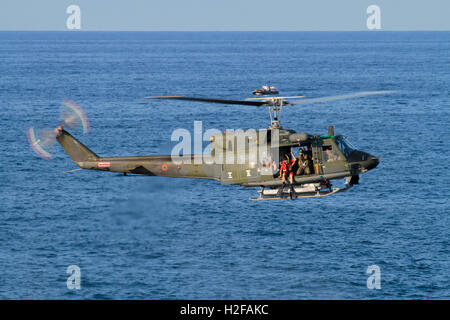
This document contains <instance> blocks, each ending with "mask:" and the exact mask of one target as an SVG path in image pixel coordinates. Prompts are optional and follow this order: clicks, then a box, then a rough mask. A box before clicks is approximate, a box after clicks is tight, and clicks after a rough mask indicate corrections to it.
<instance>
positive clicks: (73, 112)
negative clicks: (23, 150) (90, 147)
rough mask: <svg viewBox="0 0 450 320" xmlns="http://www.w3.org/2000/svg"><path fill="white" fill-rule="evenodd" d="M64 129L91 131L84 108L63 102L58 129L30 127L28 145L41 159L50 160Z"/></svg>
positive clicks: (69, 101)
mask: <svg viewBox="0 0 450 320" xmlns="http://www.w3.org/2000/svg"><path fill="white" fill-rule="evenodd" d="M63 128H70V129H71V130H81V131H82V132H83V133H84V134H86V133H88V132H89V130H90V124H89V119H88V117H87V115H86V113H85V112H84V110H83V108H81V107H80V106H79V105H78V104H76V103H75V102H73V101H71V100H68V99H66V100H64V101H63V104H62V107H61V112H60V121H59V125H58V127H57V128H55V129H51V128H35V127H29V128H28V129H27V138H28V143H29V144H30V146H31V148H32V149H33V150H34V152H35V153H36V154H37V155H38V156H39V157H41V158H43V159H45V160H50V159H52V149H53V146H54V145H55V142H56V136H58V135H59V134H60V133H61V132H62V130H63Z"/></svg>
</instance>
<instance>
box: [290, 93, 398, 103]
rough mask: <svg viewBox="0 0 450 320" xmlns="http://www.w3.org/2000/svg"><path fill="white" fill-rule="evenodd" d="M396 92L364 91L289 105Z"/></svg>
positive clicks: (300, 101) (306, 100)
mask: <svg viewBox="0 0 450 320" xmlns="http://www.w3.org/2000/svg"><path fill="white" fill-rule="evenodd" d="M397 92H398V91H389V90H385V91H364V92H357V93H350V94H344V95H339V96H329V97H321V98H312V99H305V100H299V101H289V103H290V104H308V103H318V102H328V101H336V100H344V99H352V98H359V97H366V96H373V95H379V94H390V93H397Z"/></svg>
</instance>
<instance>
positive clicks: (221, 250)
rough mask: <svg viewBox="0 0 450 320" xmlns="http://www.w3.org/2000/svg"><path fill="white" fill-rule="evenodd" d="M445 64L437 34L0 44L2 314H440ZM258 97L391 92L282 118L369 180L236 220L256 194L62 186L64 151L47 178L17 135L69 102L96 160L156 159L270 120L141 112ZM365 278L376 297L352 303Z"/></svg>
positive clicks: (105, 38)
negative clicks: (309, 306) (111, 310)
mask: <svg viewBox="0 0 450 320" xmlns="http://www.w3.org/2000/svg"><path fill="white" fill-rule="evenodd" d="M449 52H450V33H449V32H435V33H433V32H415V33H414V32H398V33H396V32H380V33H370V32H350V33H339V32H335V33H326V32H325V33H322V32H312V33H295V32H289V33H239V32H231V33H146V32H137V33H128V32H119V33H114V32H99V33H97V32H75V33H69V32H30V33H27V32H0V106H1V108H0V119H1V135H0V181H1V186H0V194H1V205H0V221H1V222H0V298H30V299H41V298H50V299H55V298H62V299H78V298H89V299H109V298H116V299H130V298H133V299H165V298H169V299H177V298H192V299H197V298H207V299H215V298H224V299H228V298H237V299H239V298H245V299H266V298H267V299H309V298H314V299H325V298H331V299H341V298H343V299H366V298H367V299H387V298H399V299H404V298H415V299H425V298H433V299H439V298H447V299H448V298H450V282H449V281H448V280H449V277H448V274H449V270H450V258H449V245H450V232H449V226H450V219H449V213H450V210H449V200H448V198H449V193H450V192H449V191H450V190H449V180H450V175H449V148H450V145H449V142H448V138H449V120H450V116H449V106H450V85H449V84H450V69H449V63H450V55H449ZM267 83H270V84H273V85H276V86H277V87H278V88H279V89H280V91H281V93H282V94H283V95H306V96H308V97H319V96H325V95H335V94H345V93H350V92H355V91H356V92H358V91H368V90H399V91H401V92H400V93H398V94H396V95H390V96H374V97H367V98H360V99H353V100H345V101H336V102H328V103H321V104H314V105H309V106H306V105H305V106H298V107H292V108H290V109H286V110H285V112H284V115H283V116H284V117H283V125H284V127H287V128H292V129H295V130H297V131H307V132H310V133H317V134H324V133H326V130H327V126H328V125H330V124H334V125H335V128H336V132H337V133H341V134H345V135H346V136H347V137H348V139H349V140H350V141H352V142H353V144H355V145H356V146H357V147H358V148H359V149H362V150H365V151H367V152H370V153H372V154H375V155H380V156H383V157H384V158H383V159H382V161H381V163H380V165H379V166H378V167H377V168H376V169H375V170H373V171H370V172H368V173H366V174H364V175H362V176H361V179H360V183H361V184H360V185H359V186H357V187H355V188H353V189H351V190H349V191H348V192H345V193H342V194H338V195H336V196H333V197H328V198H323V199H303V200H296V201H290V200H289V201H264V202H251V201H249V200H248V199H249V197H252V196H255V194H256V191H257V190H256V189H242V188H240V187H237V186H221V185H220V183H218V182H214V181H201V180H183V179H163V178H155V177H141V176H128V177H123V176H121V175H118V174H112V173H102V172H90V171H78V172H76V173H72V174H64V173H62V172H63V171H66V170H71V169H75V168H76V166H75V164H73V163H72V162H71V160H70V158H69V157H68V156H67V155H66V154H65V153H64V152H63V150H62V148H61V147H59V146H57V147H56V148H55V149H54V159H53V160H52V161H45V160H43V159H41V158H39V157H37V156H36V155H35V154H34V152H33V150H32V149H31V148H30V147H29V145H28V143H27V137H26V135H25V130H26V128H27V127H29V126H37V127H46V126H49V127H54V126H55V125H56V124H57V123H58V113H59V108H60V106H61V102H62V100H63V99H65V98H69V99H72V100H74V101H76V102H77V103H78V104H80V105H81V106H82V107H83V108H84V109H85V110H86V112H87V114H88V116H89V118H90V123H91V127H92V130H91V132H90V133H89V134H88V135H86V136H83V135H80V136H79V137H80V140H81V141H83V143H85V144H86V145H88V146H89V147H90V148H91V149H92V150H94V151H95V152H96V153H98V154H100V155H105V156H106V155H132V154H140V155H146V154H151V155H153V154H161V153H170V149H171V146H172V145H171V141H170V135H171V133H172V131H173V130H175V129H177V128H186V129H189V130H190V131H193V122H194V120H202V121H203V128H204V130H206V129H208V128H217V129H220V130H225V129H229V128H235V129H237V128H265V127H267V125H268V114H267V110H265V109H262V110H261V111H258V109H255V108H253V107H244V106H221V105H213V104H199V103H193V102H184V101H164V102H162V101H155V102H149V101H147V100H144V99H142V97H144V96H147V95H166V94H185V95H199V96H219V97H224V98H239V99H241V98H246V97H248V96H249V93H250V92H251V90H253V89H255V88H257V87H259V86H261V85H263V84H267ZM78 135H79V134H78ZM373 264H376V265H378V266H379V267H380V268H381V287H382V288H381V290H369V289H367V287H366V280H367V277H368V275H367V274H366V269H367V267H368V266H369V265H373ZM69 265H78V266H79V267H80V268H81V273H82V275H81V290H78V291H75V290H68V289H67V287H66V279H67V277H68V274H66V268H67V267H68V266H69Z"/></svg>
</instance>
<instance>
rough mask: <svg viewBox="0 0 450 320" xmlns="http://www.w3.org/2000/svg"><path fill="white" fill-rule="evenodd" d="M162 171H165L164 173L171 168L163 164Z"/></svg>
mask: <svg viewBox="0 0 450 320" xmlns="http://www.w3.org/2000/svg"><path fill="white" fill-rule="evenodd" d="M161 170H162V171H164V172H166V171H167V170H169V167H168V166H167V163H163V164H162V165H161Z"/></svg>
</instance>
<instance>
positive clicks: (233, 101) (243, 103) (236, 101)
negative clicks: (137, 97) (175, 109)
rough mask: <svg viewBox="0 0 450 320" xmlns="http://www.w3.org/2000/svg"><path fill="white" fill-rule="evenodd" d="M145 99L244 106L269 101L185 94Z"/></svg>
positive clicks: (265, 103)
mask: <svg viewBox="0 0 450 320" xmlns="http://www.w3.org/2000/svg"><path fill="white" fill-rule="evenodd" d="M144 99H174V100H190V101H200V102H212V103H222V104H239V105H244V106H256V107H260V106H265V105H267V101H246V100H225V99H216V98H197V97H185V96H156V97H144Z"/></svg>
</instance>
